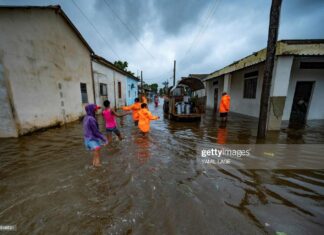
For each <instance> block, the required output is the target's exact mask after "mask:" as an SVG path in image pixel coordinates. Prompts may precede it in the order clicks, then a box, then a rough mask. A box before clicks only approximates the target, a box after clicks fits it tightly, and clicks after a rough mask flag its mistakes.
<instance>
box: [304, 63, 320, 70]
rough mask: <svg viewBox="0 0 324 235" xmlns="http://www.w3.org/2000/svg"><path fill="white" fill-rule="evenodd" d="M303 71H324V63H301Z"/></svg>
mask: <svg viewBox="0 0 324 235" xmlns="http://www.w3.org/2000/svg"><path fill="white" fill-rule="evenodd" d="M300 68H301V69H324V62H300Z"/></svg>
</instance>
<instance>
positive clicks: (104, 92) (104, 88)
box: [99, 83, 107, 96]
mask: <svg viewBox="0 0 324 235" xmlns="http://www.w3.org/2000/svg"><path fill="white" fill-rule="evenodd" d="M99 85H100V95H101V96H107V84H104V83H100V84H99Z"/></svg>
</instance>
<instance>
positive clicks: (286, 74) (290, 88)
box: [204, 40, 324, 130]
mask: <svg viewBox="0 0 324 235" xmlns="http://www.w3.org/2000/svg"><path fill="white" fill-rule="evenodd" d="M265 58H266V49H263V50H260V51H258V52H256V53H253V54H252V55H249V56H247V57H245V58H243V59H241V60H239V61H237V62H234V63H233V64H231V65H229V66H227V67H224V68H222V69H220V70H217V71H215V72H213V73H211V74H210V75H209V76H207V77H206V78H205V79H204V81H205V82H206V95H207V104H206V105H207V107H209V108H213V109H214V110H217V107H218V106H219V101H220V98H221V94H222V92H224V91H226V92H228V93H229V94H230V96H231V112H236V113H240V114H244V115H248V116H252V117H258V116H259V110H260V98H261V90H262V82H263V71H264V64H265ZM323 100H324V40H282V41H278V42H277V49H276V58H275V66H274V69H273V77H272V87H271V93H270V105H269V111H270V112H269V120H268V129H269V130H279V129H280V126H281V121H282V120H290V122H301V123H303V122H305V121H307V120H313V119H324V109H323Z"/></svg>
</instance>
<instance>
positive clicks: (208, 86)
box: [205, 78, 224, 109]
mask: <svg viewBox="0 0 324 235" xmlns="http://www.w3.org/2000/svg"><path fill="white" fill-rule="evenodd" d="M214 82H218V83H217V84H214ZM223 87H224V78H214V79H212V80H208V81H206V82H205V94H206V107H207V108H209V109H214V107H215V106H214V103H215V102H214V95H215V88H218V104H217V107H219V102H220V99H221V96H222V92H223Z"/></svg>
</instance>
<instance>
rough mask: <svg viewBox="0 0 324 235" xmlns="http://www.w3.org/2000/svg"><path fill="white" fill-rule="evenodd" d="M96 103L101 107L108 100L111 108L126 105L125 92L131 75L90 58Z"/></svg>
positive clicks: (107, 62) (97, 59) (104, 61)
mask: <svg viewBox="0 0 324 235" xmlns="http://www.w3.org/2000/svg"><path fill="white" fill-rule="evenodd" d="M92 65H93V78H94V84H95V94H96V103H97V104H99V105H102V103H103V101H104V100H106V99H108V100H109V101H110V103H111V106H112V107H121V106H125V105H127V92H128V80H129V77H133V76H132V75H131V74H129V73H127V72H125V71H123V70H121V69H119V68H118V67H116V66H115V65H114V64H113V63H111V62H109V61H108V60H106V59H104V58H102V57H100V56H98V55H93V56H92Z"/></svg>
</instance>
